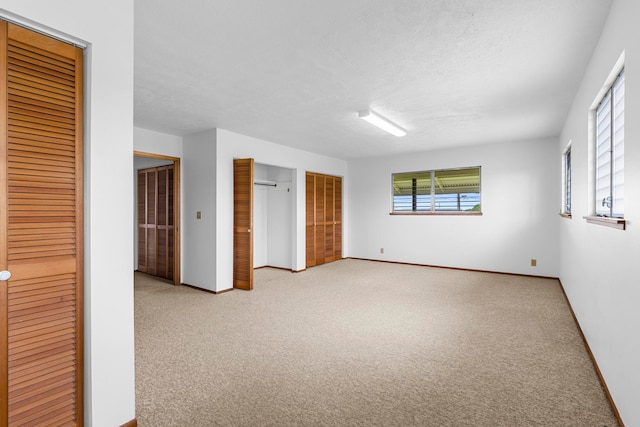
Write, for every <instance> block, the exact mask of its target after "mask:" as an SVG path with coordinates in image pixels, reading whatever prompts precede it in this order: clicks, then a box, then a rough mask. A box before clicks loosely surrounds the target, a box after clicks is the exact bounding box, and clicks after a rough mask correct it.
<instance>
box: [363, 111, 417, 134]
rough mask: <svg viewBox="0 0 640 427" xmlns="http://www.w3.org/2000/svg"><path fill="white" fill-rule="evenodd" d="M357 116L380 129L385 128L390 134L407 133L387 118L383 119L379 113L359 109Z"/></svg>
mask: <svg viewBox="0 0 640 427" xmlns="http://www.w3.org/2000/svg"><path fill="white" fill-rule="evenodd" d="M358 117H360V118H361V119H362V120H366V121H368V122H369V123H371V124H372V125H374V126H377V127H379V128H380V129H382V130H386V131H387V132H389V133H390V134H392V135H395V136H405V135H406V134H407V131H405V130H404V129H402V128H401V127H400V126H398V125H397V124H395V123H393V122H391V121H390V120H388V119H385V118H384V117H382V116H381V115H379V114H376V113H374V112H373V111H371V110H363V111H360V112H359V113H358Z"/></svg>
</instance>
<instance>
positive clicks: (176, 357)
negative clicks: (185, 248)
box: [135, 260, 617, 427]
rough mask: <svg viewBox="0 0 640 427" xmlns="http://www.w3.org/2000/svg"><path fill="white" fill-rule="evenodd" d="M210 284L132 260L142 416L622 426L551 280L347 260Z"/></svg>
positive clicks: (300, 422)
mask: <svg viewBox="0 0 640 427" xmlns="http://www.w3.org/2000/svg"><path fill="white" fill-rule="evenodd" d="M254 283H255V285H254V290H253V291H250V292H246V291H239V290H234V291H232V292H228V293H224V294H220V295H213V294H210V293H206V292H202V291H199V290H195V289H192V288H189V287H184V286H173V285H171V284H168V283H166V282H163V281H161V280H158V279H155V278H152V277H151V276H147V275H144V274H140V273H136V280H135V328H136V329H135V330H136V412H137V413H136V416H137V419H138V423H139V425H140V426H142V427H146V426H154V427H155V426H157V427H160V426H306V425H309V426H580V427H585V426H594V427H595V426H600V427H602V426H616V425H617V423H616V419H615V417H614V415H613V412H612V410H611V407H610V405H609V403H608V401H607V399H606V397H605V394H604V391H603V389H602V387H601V385H600V383H599V381H598V378H597V376H596V373H595V370H594V368H593V365H592V364H591V361H590V359H589V357H588V355H587V352H586V350H585V347H584V344H583V342H582V339H581V337H580V335H579V332H578V330H577V328H576V325H575V323H574V321H573V318H572V316H571V313H570V311H569V307H568V306H567V303H566V301H565V299H564V297H563V294H562V291H561V289H560V285H559V283H558V281H557V280H552V279H539V278H530V277H517V276H509V275H502V274H490V273H479V272H468V271H457V270H447V269H438V268H429V267H419V266H406V265H396V264H387V263H377V262H370V261H360V260H342V261H337V262H334V263H330V264H326V265H322V266H319V267H315V268H310V269H308V270H307V271H305V272H302V273H296V274H293V273H291V272H287V271H283V270H277V269H271V268H265V269H259V270H256V271H255V282H254Z"/></svg>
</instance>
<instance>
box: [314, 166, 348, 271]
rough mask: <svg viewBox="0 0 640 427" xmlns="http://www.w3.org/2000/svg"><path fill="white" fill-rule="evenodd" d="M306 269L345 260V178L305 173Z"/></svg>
mask: <svg viewBox="0 0 640 427" xmlns="http://www.w3.org/2000/svg"><path fill="white" fill-rule="evenodd" d="M305 195H306V258H307V259H306V266H307V267H313V266H315V265H320V264H324V263H326V262H331V261H335V260H337V259H341V258H342V178H340V177H336V176H329V175H322V174H317V173H312V172H307V173H306V189H305Z"/></svg>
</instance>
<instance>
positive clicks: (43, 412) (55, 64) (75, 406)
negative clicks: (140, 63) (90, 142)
mask: <svg viewBox="0 0 640 427" xmlns="http://www.w3.org/2000/svg"><path fill="white" fill-rule="evenodd" d="M82 56H83V54H82V50H81V49H79V48H76V47H73V46H71V45H68V44H66V43H63V42H60V41H57V40H54V39H51V38H49V37H46V36H44V35H42V34H39V33H35V32H32V31H29V30H26V29H24V28H22V27H18V26H15V25H12V24H8V23H6V22H4V21H0V57H1V61H0V75H1V78H0V82H1V83H0V85H1V88H0V105H1V108H0V111H1V114H2V117H0V153H1V154H2V157H0V193H2V194H1V197H0V203H1V205H2V206H1V208H0V270H8V271H10V272H11V274H12V275H11V278H10V279H9V280H7V281H0V330H1V331H0V354H1V356H0V359H1V360H0V425H10V426H17V425H29V426H36V425H47V426H49V425H63V424H64V425H81V424H82V419H83V388H82V383H83V360H82V359H83V353H82V349H83V339H82V336H83V324H82V319H83V309H82V308H83V300H82V298H83V295H82V287H83V270H82V267H83V257H82V253H83V238H82V232H83V223H82V211H83V208H82V202H83V191H82V168H83V166H82V132H83V131H82V108H83V106H82Z"/></svg>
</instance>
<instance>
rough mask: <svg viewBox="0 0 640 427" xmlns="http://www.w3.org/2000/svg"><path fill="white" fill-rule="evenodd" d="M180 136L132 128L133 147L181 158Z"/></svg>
mask: <svg viewBox="0 0 640 427" xmlns="http://www.w3.org/2000/svg"><path fill="white" fill-rule="evenodd" d="M182 144H183V140H182V137H181V136H177V135H169V134H167V133H162V132H156V131H153V130H149V129H143V128H139V127H135V128H133V149H134V150H135V151H139V152H142V153H148V154H160V155H163V156H169V157H177V158H179V159H180V158H182Z"/></svg>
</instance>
